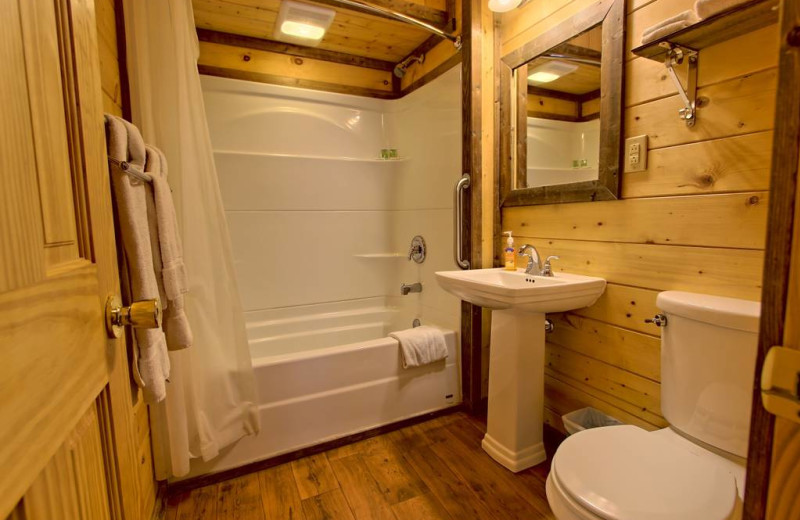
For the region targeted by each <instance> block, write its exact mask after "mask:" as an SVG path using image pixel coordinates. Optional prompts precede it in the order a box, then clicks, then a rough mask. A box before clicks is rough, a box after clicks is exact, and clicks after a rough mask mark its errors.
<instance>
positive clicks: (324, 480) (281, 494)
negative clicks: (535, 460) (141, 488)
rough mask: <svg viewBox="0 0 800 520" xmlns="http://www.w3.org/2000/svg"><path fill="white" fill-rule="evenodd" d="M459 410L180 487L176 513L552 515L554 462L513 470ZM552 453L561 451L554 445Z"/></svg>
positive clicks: (184, 518)
mask: <svg viewBox="0 0 800 520" xmlns="http://www.w3.org/2000/svg"><path fill="white" fill-rule="evenodd" d="M483 433H484V425H483V424H481V423H480V422H478V421H476V420H475V419H473V418H471V417H469V416H467V415H466V414H463V413H454V414H451V415H445V416H442V417H438V418H436V419H432V420H430V421H427V422H424V423H420V424H415V425H413V426H409V427H406V428H403V429H400V430H396V431H393V432H391V433H387V434H385V435H380V436H377V437H372V438H369V439H366V440H363V441H360V442H356V443H354V444H349V445H346V446H342V447H340V448H336V449H333V450H330V451H327V452H324V453H320V454H317V455H313V456H310V457H306V458H303V459H300V460H296V461H293V462H291V463H287V464H282V465H280V466H275V467H272V468H269V469H266V470H263V471H259V472H256V473H250V474H247V475H244V476H241V477H237V478H234V479H230V480H225V481H222V482H219V483H217V484H212V485H209V486H205V487H201V488H197V489H193V490H191V491H187V492H184V493H180V494H177V495H175V496H171V497H170V498H169V499H168V504H167V516H166V518H167V520H228V519H238V520H289V519H291V520H340V519H341V520H367V519H375V520H442V519H447V520H471V519H488V520H504V519H511V518H525V519H540V518H547V519H553V518H554V517H553V515H552V513H551V512H550V507H549V506H548V505H547V498H546V497H545V491H544V485H545V479H546V477H547V472H548V471H549V469H550V468H549V463H544V464H540V465H539V466H537V467H535V468H531V469H528V470H526V471H523V472H521V473H518V474H516V475H515V474H513V473H511V472H510V471H507V470H506V469H505V468H503V467H501V466H500V465H499V464H497V463H496V462H494V461H493V460H492V459H491V458H489V456H488V455H487V454H486V453H485V452H484V451H483V450H482V449H481V447H480V442H481V438H482V437H483ZM549 455H552V453H549Z"/></svg>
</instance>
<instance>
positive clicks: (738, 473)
mask: <svg viewBox="0 0 800 520" xmlns="http://www.w3.org/2000/svg"><path fill="white" fill-rule="evenodd" d="M656 302H657V305H658V308H659V309H661V310H662V311H663V314H664V315H665V316H666V325H665V326H664V327H663V328H662V334H661V407H662V412H663V415H664V418H666V420H667V421H668V422H669V425H670V426H669V427H668V428H664V429H662V430H658V431H654V432H648V431H646V430H644V429H642V428H639V427H637V426H630V425H623V426H608V427H603V428H594V429H588V430H584V431H582V432H579V433H577V434H575V435H572V436H570V437H569V438H567V439H566V440H565V441H564V442H563V443H562V444H561V446H559V448H558V450H557V451H556V454H555V456H554V457H553V461H552V466H551V470H550V474H549V475H548V477H547V500H548V502H549V503H550V507H551V508H552V510H553V513H554V515H555V516H556V518H557V519H558V520H599V519H603V520H633V519H635V520H656V519H658V520H668V519H680V520H723V519H737V518H740V517H741V507H742V497H743V494H744V477H745V464H746V461H745V457H746V456H747V441H748V435H749V431H750V406H751V404H752V388H753V378H754V372H755V358H756V346H757V343H758V320H759V313H760V304H759V303H757V302H750V301H744V300H737V299H733V298H722V297H718V296H708V295H703V294H693V293H687V292H678V291H667V292H662V293H660V294H659V295H658V298H657V300H656Z"/></svg>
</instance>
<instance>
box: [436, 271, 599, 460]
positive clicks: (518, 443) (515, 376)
mask: <svg viewBox="0 0 800 520" xmlns="http://www.w3.org/2000/svg"><path fill="white" fill-rule="evenodd" d="M436 279H437V281H438V282H439V285H440V286H441V287H442V288H443V289H444V290H446V291H448V292H450V293H453V294H455V295H456V296H458V297H459V298H461V299H462V300H465V301H468V302H470V303H472V304H475V305H479V306H481V307H484V308H488V309H492V333H491V338H490V348H489V395H488V400H489V405H488V410H487V420H486V423H487V424H486V435H485V436H484V437H483V441H482V442H481V446H482V447H483V449H484V450H485V451H486V452H487V453H488V454H489V455H490V456H491V457H492V458H493V459H494V460H496V461H497V462H499V463H500V464H502V465H503V466H505V467H506V468H508V469H510V470H511V471H514V472H517V471H522V470H524V469H526V468H529V467H531V466H535V465H536V464H539V463H541V462H543V461H544V460H546V459H547V455H546V454H545V450H544V443H543V440H542V424H543V414H544V348H545V313H548V312H563V311H569V310H572V309H580V308H582V307H588V306H589V305H592V304H593V303H594V302H596V301H597V299H598V298H599V297H600V295H601V294H603V291H604V290H605V288H606V281H605V280H603V279H602V278H593V277H590V276H581V275H577V274H567V273H555V276H532V275H529V274H525V272H524V271H523V270H521V269H520V270H517V271H506V270H505V269H475V270H472V271H440V272H438V273H436Z"/></svg>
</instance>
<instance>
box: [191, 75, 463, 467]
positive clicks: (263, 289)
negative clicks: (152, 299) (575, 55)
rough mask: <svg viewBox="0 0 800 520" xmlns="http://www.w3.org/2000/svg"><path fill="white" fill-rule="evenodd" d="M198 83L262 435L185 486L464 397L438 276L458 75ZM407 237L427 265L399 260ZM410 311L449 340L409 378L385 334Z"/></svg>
mask: <svg viewBox="0 0 800 520" xmlns="http://www.w3.org/2000/svg"><path fill="white" fill-rule="evenodd" d="M202 82H203V90H204V99H205V105H206V112H207V115H208V119H209V128H210V132H211V141H212V145H213V146H214V150H215V159H216V163H217V170H218V174H219V179H220V188H221V191H222V197H223V204H224V207H225V210H226V216H227V219H228V226H229V228H230V232H231V239H232V242H233V254H234V261H235V265H236V272H237V277H238V280H239V285H240V288H241V295H242V303H243V306H244V309H245V317H246V321H247V327H248V336H249V340H250V351H251V355H252V358H253V365H254V369H255V374H256V381H257V384H258V388H259V413H260V415H261V421H262V422H261V424H262V432H261V434H259V435H258V436H256V437H247V438H245V439H243V440H241V441H240V442H238V443H237V444H236V445H234V446H233V447H231V448H230V449H228V450H225V451H224V453H222V454H221V455H220V457H218V458H217V459H215V460H213V461H211V462H207V463H205V462H202V461H197V462H196V463H193V465H192V471H191V473H190V474H189V475H188V476H187V477H193V476H197V475H200V474H205V473H213V472H218V471H222V470H225V469H230V468H233V467H237V466H241V465H243V464H247V463H250V462H255V461H258V460H262V459H266V458H270V457H274V456H276V455H280V454H282V453H287V452H290V451H294V450H297V449H301V448H304V447H307V446H311V445H314V444H319V443H321V442H325V441H329V440H333V439H336V438H341V437H344V436H347V435H350V434H354V433H358V432H361V431H365V430H368V429H371V428H375V427H377V426H381V425H384V424H388V423H391V422H396V421H399V420H402V419H406V418H409V417H413V416H417V415H422V414H424V413H427V412H431V411H435V410H439V409H443V408H446V407H449V406H454V405H456V404H458V403H460V401H461V397H460V381H459V371H460V369H459V367H460V363H459V349H458V344H459V342H458V335H457V333H456V332H455V331H457V330H458V329H459V316H460V302H459V300H458V299H457V298H455V297H453V296H451V295H449V294H448V293H446V292H445V291H443V290H441V289H440V288H439V287H438V285H437V284H436V281H435V276H434V273H435V272H436V271H441V270H452V269H455V268H456V265H455V263H454V261H453V253H452V252H453V186H454V185H455V182H456V181H457V180H458V178H459V177H460V176H461V171H460V168H461V94H460V92H461V90H460V70H459V69H458V68H457V67H456V68H454V69H453V70H451V71H449V72H447V73H446V74H444V75H442V76H441V77H439V78H438V79H436V80H435V81H433V82H431V83H430V84H428V85H426V86H424V87H423V88H421V89H419V90H417V91H415V92H413V93H411V94H409V95H408V96H406V97H404V98H402V99H399V100H392V101H386V100H376V99H369V98H362V97H355V96H348V95H343V94H333V93H323V92H316V91H309V90H303V89H296V88H289V87H281V86H273V85H264V84H257V83H250V82H245V81H238V80H231V79H224V78H217V77H206V76H204V77H203V78H202ZM387 148H394V149H397V150H398V152H399V157H398V158H397V159H389V160H386V159H381V157H380V156H381V150H382V149H387ZM415 235H422V236H423V237H424V238H425V241H426V244H427V249H428V251H427V258H426V260H425V262H424V263H422V264H416V263H414V262H412V261H409V260H408V259H407V256H408V251H409V247H410V243H411V239H412V238H413V237H414V236H415ZM415 282H421V283H422V285H423V291H422V292H421V293H412V294H409V295H406V296H400V284H401V283H415ZM417 318H418V319H420V320H421V322H422V323H423V324H425V325H435V326H438V327H440V328H441V329H442V330H443V331H444V333H445V338H446V342H447V346H448V358H447V360H446V361H445V362H440V363H435V364H432V365H429V366H426V367H419V368H414V369H409V370H404V369H403V368H402V363H401V361H400V357H399V348H398V344H397V341H396V340H394V339H392V338H389V337H388V333H389V332H391V331H393V330H400V329H405V328H410V327H411V324H412V321H413V320H414V319H417Z"/></svg>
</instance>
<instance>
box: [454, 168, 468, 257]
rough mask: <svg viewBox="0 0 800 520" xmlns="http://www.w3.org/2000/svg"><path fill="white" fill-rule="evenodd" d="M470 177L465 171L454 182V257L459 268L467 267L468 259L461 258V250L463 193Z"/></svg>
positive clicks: (462, 238)
mask: <svg viewBox="0 0 800 520" xmlns="http://www.w3.org/2000/svg"><path fill="white" fill-rule="evenodd" d="M469 183H470V178H469V174H468V173H465V174H464V175H462V176H461V178H460V179H459V180H458V182H457V183H456V250H455V257H456V263H457V264H458V267H460V268H461V269H469V260H466V259H464V258H462V256H461V250H462V246H463V240H464V237H463V236H462V235H463V231H464V200H463V199H464V197H463V196H462V195H463V193H464V192H465V191H466V190H467V188H469Z"/></svg>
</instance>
